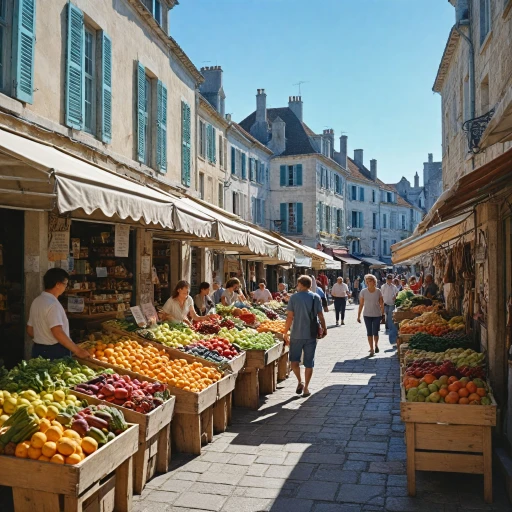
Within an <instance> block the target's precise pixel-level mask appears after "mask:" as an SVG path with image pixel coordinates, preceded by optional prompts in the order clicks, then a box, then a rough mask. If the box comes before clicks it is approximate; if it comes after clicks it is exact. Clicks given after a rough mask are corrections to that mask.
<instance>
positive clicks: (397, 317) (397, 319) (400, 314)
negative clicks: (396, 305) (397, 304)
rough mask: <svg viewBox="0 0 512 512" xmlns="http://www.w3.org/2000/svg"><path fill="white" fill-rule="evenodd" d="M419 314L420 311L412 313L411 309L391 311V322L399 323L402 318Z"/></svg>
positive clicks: (411, 317)
mask: <svg viewBox="0 0 512 512" xmlns="http://www.w3.org/2000/svg"><path fill="white" fill-rule="evenodd" d="M420 315H421V313H413V312H412V311H395V312H394V313H393V322H395V324H399V323H400V322H401V321H402V320H412V319H413V318H416V317H418V316H420Z"/></svg>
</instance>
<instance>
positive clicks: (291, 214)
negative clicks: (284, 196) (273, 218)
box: [280, 203, 302, 234]
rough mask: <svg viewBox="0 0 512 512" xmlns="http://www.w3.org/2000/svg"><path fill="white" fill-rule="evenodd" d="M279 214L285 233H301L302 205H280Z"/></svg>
mask: <svg viewBox="0 0 512 512" xmlns="http://www.w3.org/2000/svg"><path fill="white" fill-rule="evenodd" d="M280 213H281V221H282V226H284V232H285V233H289V234H301V233H302V203H281V205H280Z"/></svg>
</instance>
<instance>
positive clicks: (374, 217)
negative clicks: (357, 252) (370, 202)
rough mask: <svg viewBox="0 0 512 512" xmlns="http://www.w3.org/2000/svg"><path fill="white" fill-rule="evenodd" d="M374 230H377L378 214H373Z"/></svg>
mask: <svg viewBox="0 0 512 512" xmlns="http://www.w3.org/2000/svg"><path fill="white" fill-rule="evenodd" d="M372 229H377V214H376V213H374V214H373V223H372Z"/></svg>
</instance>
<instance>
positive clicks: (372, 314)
mask: <svg viewBox="0 0 512 512" xmlns="http://www.w3.org/2000/svg"><path fill="white" fill-rule="evenodd" d="M364 280H365V282H366V286H367V288H364V289H363V290H361V293H360V294H359V310H358V312H357V321H358V322H359V323H361V313H362V312H363V309H364V315H363V318H364V323H365V325H366V335H367V336H368V344H369V345H370V357H371V356H373V355H374V354H375V353H377V354H378V353H379V329H380V322H381V319H382V317H383V315H384V300H383V298H382V292H381V291H380V290H379V289H378V288H377V278H376V277H375V276H374V275H372V274H366V275H365V276H364ZM374 343H375V351H374V349H373V345H374Z"/></svg>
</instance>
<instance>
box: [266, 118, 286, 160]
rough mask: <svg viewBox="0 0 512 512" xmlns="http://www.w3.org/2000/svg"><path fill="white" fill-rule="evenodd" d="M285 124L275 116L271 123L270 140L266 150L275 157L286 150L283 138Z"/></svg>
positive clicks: (284, 137) (284, 138)
mask: <svg viewBox="0 0 512 512" xmlns="http://www.w3.org/2000/svg"><path fill="white" fill-rule="evenodd" d="M285 128H286V123H285V122H284V121H283V120H282V119H281V118H280V117H279V116H277V117H276V118H275V119H274V122H273V123H272V138H271V139H270V142H269V143H268V148H269V149H270V150H272V151H273V152H274V153H275V154H276V155H280V154H281V153H284V150H285V149H286V136H285Z"/></svg>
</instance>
